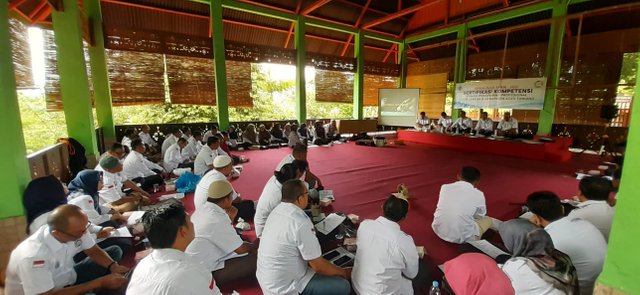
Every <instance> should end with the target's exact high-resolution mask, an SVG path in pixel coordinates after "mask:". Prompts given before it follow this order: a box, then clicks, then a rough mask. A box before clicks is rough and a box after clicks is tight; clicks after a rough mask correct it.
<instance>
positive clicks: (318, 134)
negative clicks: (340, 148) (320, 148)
mask: <svg viewBox="0 0 640 295" xmlns="http://www.w3.org/2000/svg"><path fill="white" fill-rule="evenodd" d="M330 142H331V139H329V138H328V137H327V134H326V133H325V131H324V127H323V126H322V122H321V121H316V122H315V123H313V144H315V145H325V144H328V143H330Z"/></svg>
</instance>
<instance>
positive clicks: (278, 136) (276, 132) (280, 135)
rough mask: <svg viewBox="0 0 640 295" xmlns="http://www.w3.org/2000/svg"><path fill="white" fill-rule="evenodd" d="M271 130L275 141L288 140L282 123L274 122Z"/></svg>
mask: <svg viewBox="0 0 640 295" xmlns="http://www.w3.org/2000/svg"><path fill="white" fill-rule="evenodd" d="M269 132H270V133H271V136H273V140H274V141H275V142H277V143H283V142H287V138H286V136H285V135H284V131H283V130H282V127H281V125H280V123H275V124H273V127H271V130H270V131H269Z"/></svg>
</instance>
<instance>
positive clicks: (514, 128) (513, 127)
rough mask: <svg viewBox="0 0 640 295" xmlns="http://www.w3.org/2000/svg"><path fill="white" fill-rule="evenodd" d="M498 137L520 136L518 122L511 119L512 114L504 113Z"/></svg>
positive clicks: (499, 125)
mask: <svg viewBox="0 0 640 295" xmlns="http://www.w3.org/2000/svg"><path fill="white" fill-rule="evenodd" d="M496 130H498V135H500V136H509V137H514V136H517V135H518V120H516V118H514V117H511V113H510V112H504V115H503V117H502V120H500V122H499V123H498V127H497V128H496Z"/></svg>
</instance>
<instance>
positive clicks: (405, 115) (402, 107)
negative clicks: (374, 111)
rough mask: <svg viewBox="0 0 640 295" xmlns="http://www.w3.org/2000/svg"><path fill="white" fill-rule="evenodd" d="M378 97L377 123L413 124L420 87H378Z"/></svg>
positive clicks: (416, 112) (405, 125) (409, 125)
mask: <svg viewBox="0 0 640 295" xmlns="http://www.w3.org/2000/svg"><path fill="white" fill-rule="evenodd" d="M378 99H379V102H378V106H379V107H378V124H379V125H388V126H403V127H413V126H415V124H416V118H417V117H418V100H419V99H420V88H380V89H378Z"/></svg>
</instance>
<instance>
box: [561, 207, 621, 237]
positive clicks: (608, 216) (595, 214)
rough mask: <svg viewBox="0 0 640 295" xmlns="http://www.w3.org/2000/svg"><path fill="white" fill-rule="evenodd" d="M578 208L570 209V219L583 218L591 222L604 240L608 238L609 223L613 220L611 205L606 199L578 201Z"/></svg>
mask: <svg viewBox="0 0 640 295" xmlns="http://www.w3.org/2000/svg"><path fill="white" fill-rule="evenodd" d="M577 207H578V208H576V209H573V210H571V212H570V213H569V215H568V216H567V217H569V218H570V219H576V218H580V219H584V220H586V221H589V222H591V224H593V225H594V226H595V227H596V228H597V229H598V230H599V231H600V232H601V233H602V236H603V237H604V239H605V240H606V241H608V240H609V232H610V231H611V223H612V222H613V213H614V209H613V207H611V206H609V203H607V201H594V200H588V201H584V202H580V203H579V204H578V206H577Z"/></svg>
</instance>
